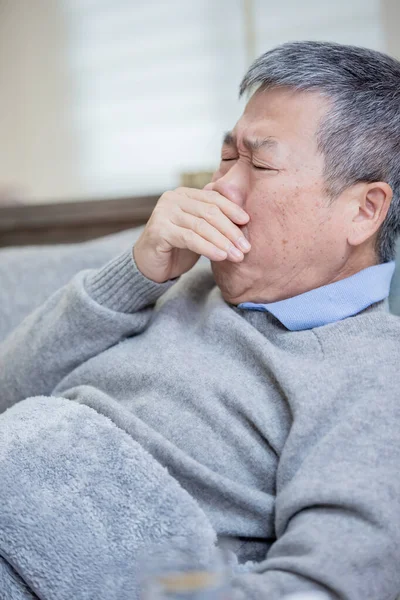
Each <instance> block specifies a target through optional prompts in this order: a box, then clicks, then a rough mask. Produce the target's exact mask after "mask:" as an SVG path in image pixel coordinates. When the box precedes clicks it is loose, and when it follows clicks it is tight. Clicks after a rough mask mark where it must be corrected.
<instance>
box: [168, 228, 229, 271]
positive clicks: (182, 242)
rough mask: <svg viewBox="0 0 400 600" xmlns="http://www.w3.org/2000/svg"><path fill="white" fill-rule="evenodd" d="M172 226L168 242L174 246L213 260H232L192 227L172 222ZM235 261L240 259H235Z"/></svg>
mask: <svg viewBox="0 0 400 600" xmlns="http://www.w3.org/2000/svg"><path fill="white" fill-rule="evenodd" d="M172 227H173V229H172V230H171V242H170V243H172V245H173V246H174V247H175V248H181V249H188V250H191V251H192V252H195V253H196V254H200V255H202V256H205V257H206V258H208V259H210V260H212V261H214V262H216V261H222V260H226V259H229V260H232V259H231V258H230V256H228V254H227V253H226V252H225V251H224V250H222V249H221V248H219V247H218V246H216V245H215V244H213V243H212V242H210V241H208V240H206V239H204V238H203V237H201V236H200V235H199V234H198V233H196V232H195V231H193V229H187V228H186V227H179V226H177V225H175V224H172ZM235 262H240V261H238V260H236V261H235Z"/></svg>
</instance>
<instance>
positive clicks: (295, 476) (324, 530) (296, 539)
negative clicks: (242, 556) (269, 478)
mask: <svg viewBox="0 0 400 600" xmlns="http://www.w3.org/2000/svg"><path fill="white" fill-rule="evenodd" d="M391 370H392V371H393V372H392V373H390V372H389V371H390V369H388V372H387V373H385V377H383V378H382V379H381V382H382V381H383V382H384V381H385V379H386V381H390V378H391V380H392V381H393V382H396V381H397V380H398V376H397V374H396V372H395V368H394V367H393V369H391ZM356 386H357V383H354V388H355V389H356ZM379 387H380V386H379V382H377V388H376V389H375V390H366V391H365V390H363V392H362V398H359V399H356V393H353V394H352V395H353V397H354V398H355V401H354V402H351V403H350V408H348V410H347V411H345V412H344V413H343V414H341V415H340V417H337V415H334V418H333V419H332V423H325V428H324V432H323V434H322V435H320V438H319V439H318V437H317V436H315V435H314V434H315V431H313V432H311V435H310V436H309V437H308V438H306V437H305V436H304V435H300V432H299V429H297V431H296V427H293V429H292V432H291V434H290V435H289V437H288V440H287V442H286V446H285V448H284V450H283V453H282V456H281V461H280V464H279V468H278V490H277V498H276V521H275V522H276V534H277V541H276V542H275V543H274V544H273V545H272V547H271V548H270V550H269V552H268V555H267V558H266V560H265V561H264V562H262V563H260V565H258V566H257V571H258V572H257V573H256V574H245V575H240V576H238V577H237V578H236V580H235V581H234V587H235V589H236V592H237V597H238V598H243V599H244V598H245V599H246V600H250V599H252V598H254V599H260V600H261V599H263V600H265V599H268V600H280V599H281V598H282V597H284V596H285V595H286V594H290V593H294V592H302V591H304V592H306V591H315V592H317V591H321V592H325V593H327V594H328V597H329V598H335V599H338V598H339V599H340V600H395V598H397V597H398V595H399V594H400V569H399V564H400V477H399V465H400V433H399V423H400V403H399V398H398V393H397V392H396V390H395V385H392V386H390V387H389V386H388V385H387V384H386V385H382V386H381V391H380V392H379ZM333 401H334V399H333ZM336 417H337V418H336ZM295 423H296V420H295ZM303 431H304V430H303ZM296 456H301V457H302V458H301V460H299V464H298V465H296V468H293V462H296V460H295V457H296Z"/></svg>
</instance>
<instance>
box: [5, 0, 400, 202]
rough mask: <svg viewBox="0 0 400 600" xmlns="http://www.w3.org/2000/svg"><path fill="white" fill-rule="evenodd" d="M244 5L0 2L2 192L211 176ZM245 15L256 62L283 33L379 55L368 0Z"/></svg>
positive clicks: (268, 5)
mask: <svg viewBox="0 0 400 600" xmlns="http://www.w3.org/2000/svg"><path fill="white" fill-rule="evenodd" d="M393 1H396V0H393ZM242 11H243V2H242V1H241V0H197V1H194V0H193V1H190V2H188V0H164V1H158V0H148V1H147V2H146V3H144V2H142V0H35V1H34V2H32V0H3V1H2V2H1V0H0V86H1V89H2V93H1V94H0V110H1V112H0V115H1V120H0V187H1V184H2V183H3V184H12V183H16V184H17V185H18V186H19V187H22V188H23V189H24V190H26V193H27V194H28V196H29V197H30V198H31V199H32V200H33V201H34V200H38V199H49V200H50V199H58V198H65V199H72V198H75V197H102V196H112V195H117V194H131V193H133V194H141V193H152V192H156V193H157V192H160V191H162V190H164V189H166V188H169V187H172V186H174V185H177V184H178V181H179V172H180V171H182V170H197V169H212V168H213V167H214V165H215V162H216V161H217V158H218V153H219V146H220V139H221V136H222V133H223V131H224V130H226V129H227V128H230V127H232V126H233V125H234V122H235V120H236V118H237V117H238V116H239V114H240V111H241V105H240V104H239V103H238V101H237V88H238V84H239V82H240V79H241V77H242V75H243V73H244V71H245V68H246V66H247V64H246V60H247V59H246V53H245V47H244V39H245V37H244V30H243V27H244V26H243V13H242ZM254 15H255V29H256V34H257V38H256V53H257V54H259V53H261V52H264V51H266V50H267V49H269V48H271V47H273V46H274V45H276V44H278V43H281V42H284V41H286V40H293V39H325V40H326V39H327V40H336V41H339V42H344V43H354V44H359V45H365V46H369V47H372V48H376V49H382V50H385V39H384V35H383V26H382V23H383V21H382V17H381V11H380V4H379V1H378V0H336V1H335V2H330V3H328V2H322V1H321V0H303V1H302V2H299V0H281V1H280V2H278V3H277V2H276V1H275V0H254ZM3 91H4V93H3Z"/></svg>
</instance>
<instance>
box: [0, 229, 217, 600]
mask: <svg viewBox="0 0 400 600" xmlns="http://www.w3.org/2000/svg"><path fill="white" fill-rule="evenodd" d="M140 231H141V230H140V229H136V230H131V231H125V232H123V233H120V234H116V235H112V236H108V237H107V238H103V239H101V240H93V241H91V242H86V243H84V244H75V245H65V246H56V247H50V248H49V247H47V248H46V247H38V248H10V249H7V248H6V249H3V250H0V342H1V339H4V337H6V335H7V334H8V333H9V331H11V330H12V329H13V328H14V327H15V326H17V325H18V324H19V322H20V321H21V320H22V319H23V318H24V317H25V316H26V315H27V314H29V312H30V311H31V310H33V309H34V308H36V306H38V305H39V304H41V303H42V302H43V301H45V300H46V299H47V297H48V296H49V295H50V294H51V293H53V292H54V291H55V290H57V289H58V288H59V287H61V286H62V285H64V284H65V283H67V282H68V281H69V279H70V278H71V277H72V276H73V275H74V274H75V273H76V272H77V271H79V270H81V269H83V268H90V267H99V266H101V265H102V264H104V263H105V262H107V261H108V260H110V259H111V258H112V257H113V256H116V255H117V254H119V253H120V252H122V251H123V250H124V249H125V248H127V247H128V246H129V245H133V243H134V241H135V240H136V239H137V237H138V235H139V234H140ZM0 368H1V365H0ZM21 368H23V367H22V366H21ZM0 393H1V390H0ZM0 507H1V508H0V600H28V599H32V598H40V600H64V599H65V600H67V599H68V600H72V599H73V600H92V599H93V600H95V599H96V600H102V599H104V600H106V599H107V600H111V599H112V600H122V599H123V600H128V599H129V600H135V598H137V597H138V591H139V590H138V583H137V572H136V571H137V562H138V560H140V558H141V556H143V554H144V553H146V552H147V550H146V548H147V547H148V545H149V544H150V545H152V544H158V543H165V542H167V543H168V541H170V542H171V543H175V542H176V540H179V539H180V540H187V541H188V542H190V545H191V547H192V548H195V549H196V552H197V553H198V556H199V559H201V560H203V559H204V557H205V556H206V555H207V554H208V553H209V552H211V550H212V548H213V546H214V543H215V534H214V531H213V529H212V528H211V525H210V524H209V522H208V520H207V518H206V516H205V514H204V513H203V512H202V510H201V509H200V508H199V506H198V505H197V504H196V502H195V501H194V500H193V499H192V498H191V497H190V496H189V494H187V492H185V491H184V490H183V489H182V488H181V487H180V486H179V484H178V483H177V482H176V481H175V479H173V478H172V477H171V476H170V475H169V474H168V472H167V471H166V470H165V469H164V468H162V467H161V466H160V465H159V463H157V462H156V461H155V460H154V459H153V458H152V457H151V456H150V455H149V454H148V453H147V452H145V451H144V450H143V448H141V446H140V445H139V444H137V443H136V442H135V441H134V440H133V439H132V438H131V437H130V436H129V435H128V434H126V433H125V432H124V431H122V430H121V429H119V428H118V427H117V426H116V425H115V424H114V423H113V422H112V421H111V420H109V419H107V418H106V417H104V416H102V415H100V414H98V413H97V412H96V411H94V410H93V409H91V408H89V407H88V406H83V405H81V404H78V403H76V402H73V401H69V400H65V399H62V398H45V397H36V398H30V399H27V400H24V401H22V402H20V403H19V404H17V405H15V406H13V407H11V408H10V409H9V410H8V411H6V412H5V413H3V414H1V415H0Z"/></svg>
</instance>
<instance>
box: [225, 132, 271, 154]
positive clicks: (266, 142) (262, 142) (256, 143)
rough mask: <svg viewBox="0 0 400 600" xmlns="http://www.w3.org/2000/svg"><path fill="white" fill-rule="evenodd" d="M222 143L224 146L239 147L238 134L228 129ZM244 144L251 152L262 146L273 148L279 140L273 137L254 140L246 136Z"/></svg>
mask: <svg viewBox="0 0 400 600" xmlns="http://www.w3.org/2000/svg"><path fill="white" fill-rule="evenodd" d="M222 144H223V145H224V146H233V147H234V148H237V137H236V135H234V134H233V133H232V132H231V131H228V132H227V133H225V134H224V137H223V140H222ZM243 145H244V146H245V147H246V148H247V150H250V152H257V150H260V149H261V148H273V147H275V146H277V141H276V139H274V138H272V137H266V138H262V139H254V140H251V139H249V138H244V139H243Z"/></svg>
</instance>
